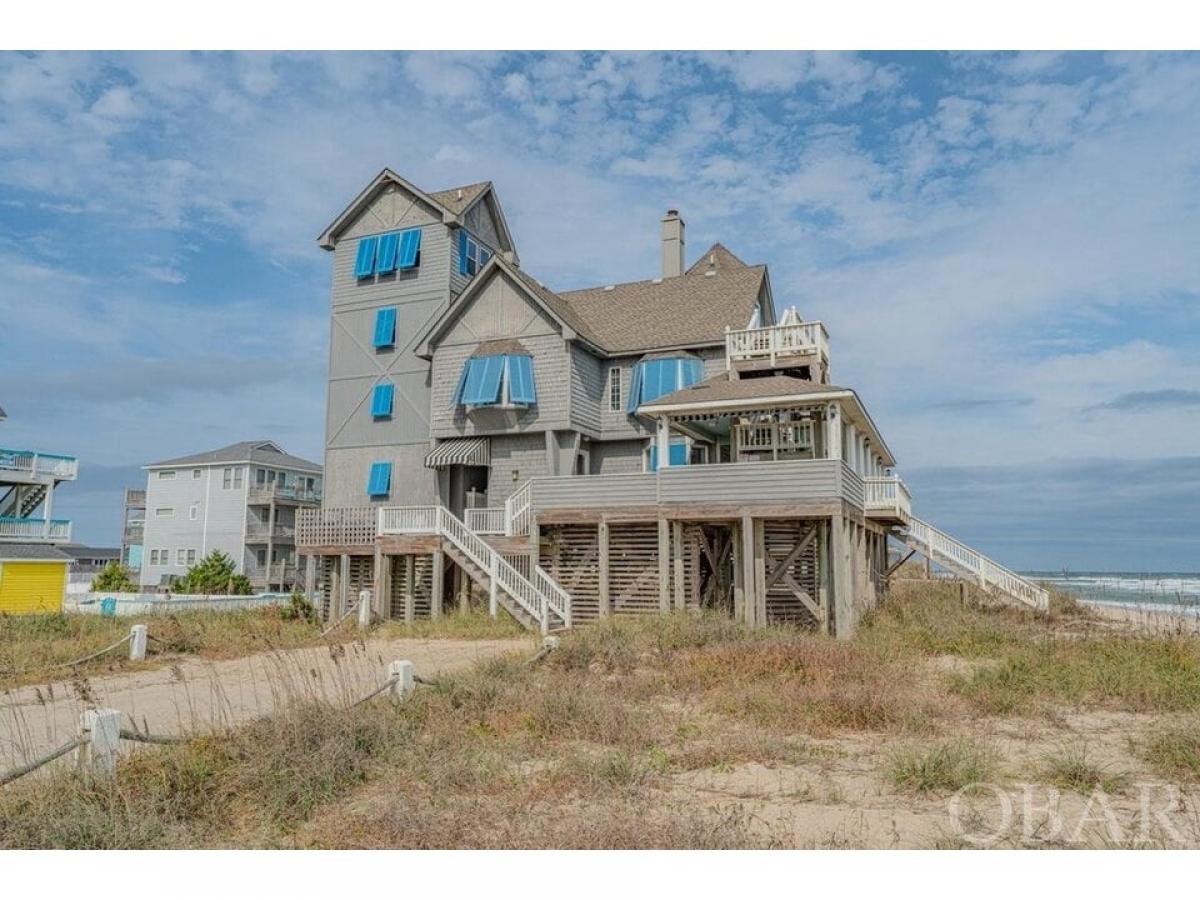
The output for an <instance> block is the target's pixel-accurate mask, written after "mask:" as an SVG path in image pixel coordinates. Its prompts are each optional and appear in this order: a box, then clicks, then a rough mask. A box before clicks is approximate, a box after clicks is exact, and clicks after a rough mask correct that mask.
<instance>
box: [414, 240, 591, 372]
mask: <svg viewBox="0 0 1200 900" xmlns="http://www.w3.org/2000/svg"><path fill="white" fill-rule="evenodd" d="M496 273H504V274H506V275H508V276H509V277H510V278H511V279H512V280H513V281H514V282H516V284H517V286H518V287H520V288H522V289H524V291H525V293H526V295H527V296H528V297H529V299H531V300H532V301H533V302H534V303H535V304H536V305H537V306H539V307H540V308H541V309H542V310H543V311H544V312H545V313H546V314H547V315H549V316H550V318H552V319H554V320H555V321H556V322H558V324H559V327H560V328H562V329H563V330H564V332H572V333H573V334H570V335H567V336H568V337H578V338H581V339H582V340H584V341H586V342H587V343H589V344H591V345H592V346H594V347H596V349H598V350H603V349H604V348H603V346H602V345H601V344H600V343H599V342H598V341H597V340H596V339H595V336H594V335H593V334H592V332H591V329H590V328H589V327H588V325H587V323H586V322H584V321H583V320H581V319H580V318H579V316H577V315H576V314H575V311H574V310H573V309H571V307H570V305H568V304H567V303H564V302H563V299H562V297H560V296H559V295H558V294H556V293H554V291H552V290H550V289H549V288H547V287H546V286H545V285H543V284H540V283H538V282H537V281H536V280H535V279H533V278H532V277H531V276H529V275H527V274H525V272H523V271H522V270H521V269H520V268H519V267H518V266H516V265H513V264H512V263H510V262H508V261H507V260H505V259H504V258H502V257H499V256H493V257H492V258H491V259H490V260H488V262H487V265H485V266H484V267H483V268H482V269H480V270H479V272H478V273H477V274H476V275H475V277H474V278H472V279H471V281H470V282H469V283H468V284H467V288H466V290H464V291H463V292H462V293H461V294H459V295H458V297H457V298H456V299H455V300H454V302H452V303H451V304H450V305H449V306H448V307H446V309H444V310H443V311H442V314H441V315H440V316H438V317H437V318H436V319H434V320H433V322H432V323H431V324H430V325H429V327H428V328H426V329H425V332H424V334H422V335H421V336H420V338H419V339H418V340H417V343H416V346H417V354H418V355H428V354H429V353H430V352H432V349H433V348H432V344H433V343H434V342H435V341H437V339H438V338H439V337H441V335H442V333H443V332H444V331H445V330H446V328H448V327H449V326H450V324H451V323H453V322H454V320H455V319H457V318H458V316H459V315H460V314H461V313H462V312H463V311H464V310H466V309H467V307H468V306H469V305H470V302H471V299H472V298H474V296H475V295H476V294H477V293H479V291H480V290H482V288H483V287H484V285H486V284H488V282H490V281H491V279H492V278H493V277H495V275H496Z"/></svg>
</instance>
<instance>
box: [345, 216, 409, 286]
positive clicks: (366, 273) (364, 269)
mask: <svg viewBox="0 0 1200 900" xmlns="http://www.w3.org/2000/svg"><path fill="white" fill-rule="evenodd" d="M420 262H421V229H420V228H409V229H406V230H405V231H389V232H387V233H386V234H372V235H369V236H368V237H364V238H359V239H358V253H357V255H356V256H355V258H354V277H355V278H358V279H363V278H370V277H371V276H373V275H389V274H391V273H392V272H395V271H396V270H397V269H413V268H416V267H417V266H418V265H419V264H420Z"/></svg>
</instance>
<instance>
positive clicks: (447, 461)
mask: <svg viewBox="0 0 1200 900" xmlns="http://www.w3.org/2000/svg"><path fill="white" fill-rule="evenodd" d="M489 462H491V454H490V453H489V452H488V439H487V438H452V439H450V440H448V441H442V442H441V443H440V444H438V445H437V446H436V447H434V448H433V449H432V450H430V451H429V453H427V454H426V455H425V465H426V467H428V468H430V469H444V468H446V467H447V466H486V465H488V463H489Z"/></svg>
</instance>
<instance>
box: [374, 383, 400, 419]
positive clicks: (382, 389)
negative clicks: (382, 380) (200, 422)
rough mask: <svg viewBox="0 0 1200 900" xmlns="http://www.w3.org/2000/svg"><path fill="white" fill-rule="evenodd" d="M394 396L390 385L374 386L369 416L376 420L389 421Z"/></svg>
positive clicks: (393, 390) (393, 389)
mask: <svg viewBox="0 0 1200 900" xmlns="http://www.w3.org/2000/svg"><path fill="white" fill-rule="evenodd" d="M394 394H395V388H394V387H393V386H392V385H390V384H377V385H375V393H374V396H373V397H372V398H371V415H372V416H374V417H375V418H376V419H390V418H391V417H392V397H393V395H394Z"/></svg>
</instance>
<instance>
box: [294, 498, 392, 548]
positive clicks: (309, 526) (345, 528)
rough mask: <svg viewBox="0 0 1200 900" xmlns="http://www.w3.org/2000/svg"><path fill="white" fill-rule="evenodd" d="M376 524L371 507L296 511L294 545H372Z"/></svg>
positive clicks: (374, 510)
mask: <svg viewBox="0 0 1200 900" xmlns="http://www.w3.org/2000/svg"><path fill="white" fill-rule="evenodd" d="M378 521H379V516H378V514H377V510H376V508H375V507H373V506H349V507H322V508H319V509H300V510H297V512H296V543H297V545H299V546H302V547H326V546H349V547H354V546H360V545H362V544H371V543H374V542H375V529H376V526H377V524H378Z"/></svg>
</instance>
